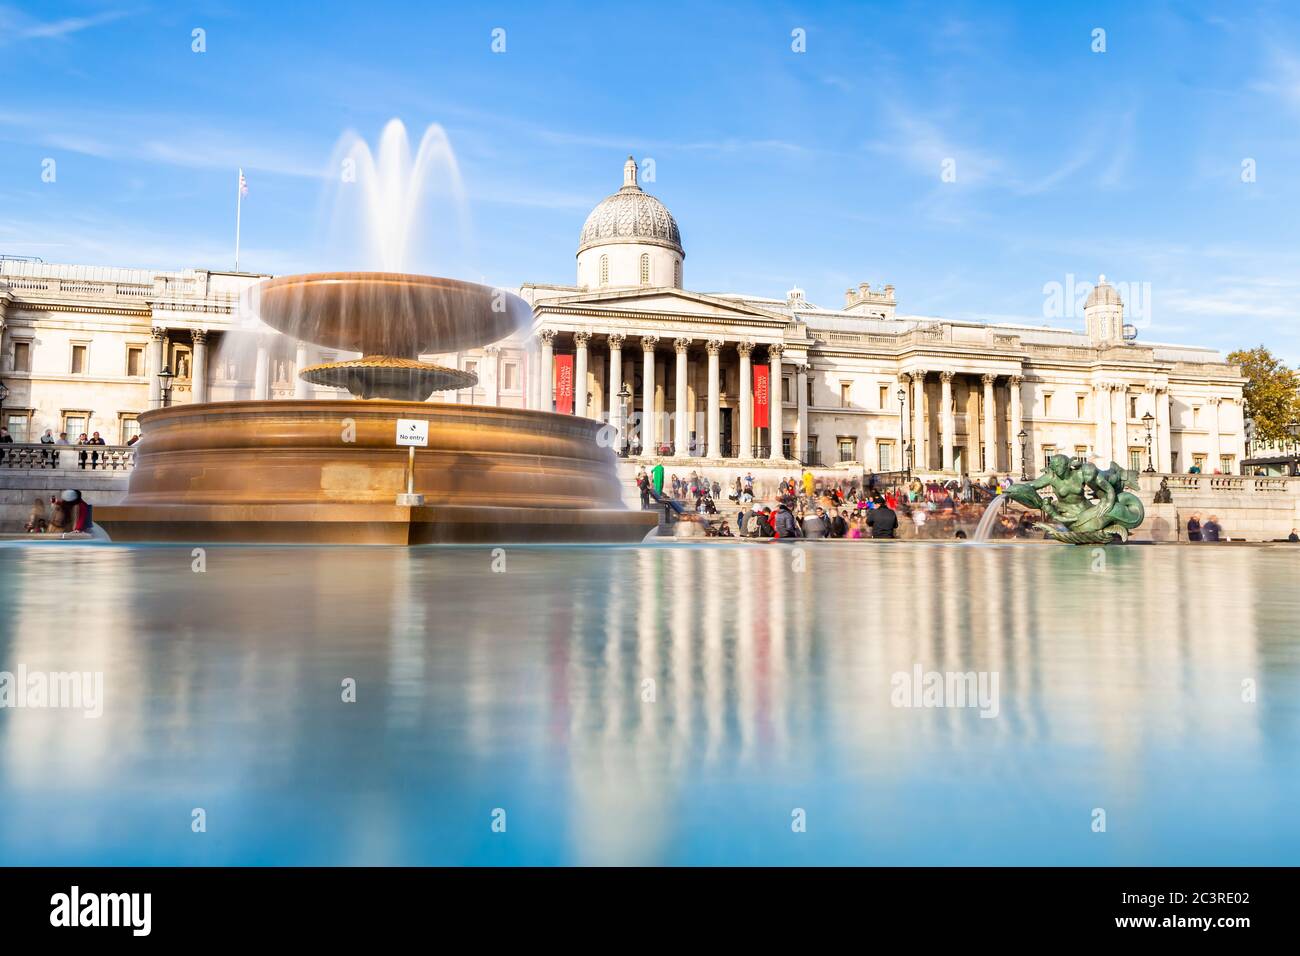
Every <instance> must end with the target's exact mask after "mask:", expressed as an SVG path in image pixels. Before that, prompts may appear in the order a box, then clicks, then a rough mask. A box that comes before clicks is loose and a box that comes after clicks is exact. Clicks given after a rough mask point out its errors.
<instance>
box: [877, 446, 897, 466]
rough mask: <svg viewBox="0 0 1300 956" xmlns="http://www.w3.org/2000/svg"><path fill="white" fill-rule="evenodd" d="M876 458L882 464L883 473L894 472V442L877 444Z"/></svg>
mask: <svg viewBox="0 0 1300 956" xmlns="http://www.w3.org/2000/svg"><path fill="white" fill-rule="evenodd" d="M876 458H877V459H878V460H879V462H880V470H881V471H893V470H894V443H893V442H892V441H878V442H876Z"/></svg>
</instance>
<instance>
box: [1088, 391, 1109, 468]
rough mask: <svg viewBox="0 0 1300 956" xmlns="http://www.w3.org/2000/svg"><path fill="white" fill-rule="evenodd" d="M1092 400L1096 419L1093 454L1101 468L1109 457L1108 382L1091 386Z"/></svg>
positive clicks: (1107, 462) (1106, 464) (1105, 466)
mask: <svg viewBox="0 0 1300 956" xmlns="http://www.w3.org/2000/svg"><path fill="white" fill-rule="evenodd" d="M1092 401H1093V405H1094V408H1093V412H1094V413H1095V415H1094V417H1095V418H1096V419H1097V426H1096V427H1097V436H1096V441H1094V442H1093V454H1095V455H1096V457H1097V461H1098V463H1099V464H1100V466H1101V467H1102V468H1108V467H1109V466H1110V459H1111V445H1110V432H1111V427H1110V412H1111V408H1110V383H1109V382H1099V383H1098V384H1097V385H1095V386H1094V387H1093V392H1092Z"/></svg>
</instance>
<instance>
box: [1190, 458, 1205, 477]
mask: <svg viewBox="0 0 1300 956" xmlns="http://www.w3.org/2000/svg"><path fill="white" fill-rule="evenodd" d="M1205 458H1206V456H1205V455H1193V456H1192V467H1193V468H1196V469H1199V470H1200V471H1201V472H1202V473H1204V472H1205Z"/></svg>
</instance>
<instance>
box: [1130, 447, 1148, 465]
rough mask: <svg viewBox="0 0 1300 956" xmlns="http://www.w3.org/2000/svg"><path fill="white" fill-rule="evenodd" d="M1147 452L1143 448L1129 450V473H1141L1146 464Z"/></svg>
mask: <svg viewBox="0 0 1300 956" xmlns="http://www.w3.org/2000/svg"><path fill="white" fill-rule="evenodd" d="M1145 454H1146V452H1145V451H1144V450H1143V449H1141V448H1130V449H1129V450H1128V469H1129V471H1141V470H1142V468H1143V466H1144V465H1145V464H1146V459H1145V457H1144V456H1145Z"/></svg>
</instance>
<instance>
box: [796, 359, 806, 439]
mask: <svg viewBox="0 0 1300 956" xmlns="http://www.w3.org/2000/svg"><path fill="white" fill-rule="evenodd" d="M794 393H795V394H794V400H795V406H796V408H797V409H798V411H797V413H796V416H795V441H794V443H795V446H796V448H797V450H796V451H795V457H796V458H799V459H801V460H805V461H806V460H807V459H808V366H807V365H796V366H795V367H794Z"/></svg>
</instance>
